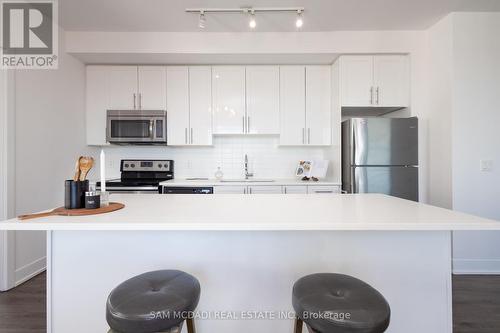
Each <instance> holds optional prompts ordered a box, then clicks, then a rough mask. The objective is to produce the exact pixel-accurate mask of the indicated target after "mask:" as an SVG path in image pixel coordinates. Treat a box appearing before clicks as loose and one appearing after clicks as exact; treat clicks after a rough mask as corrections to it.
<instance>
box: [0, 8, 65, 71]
mask: <svg viewBox="0 0 500 333" xmlns="http://www.w3.org/2000/svg"><path fill="white" fill-rule="evenodd" d="M1 8H2V10H1V18H2V24H1V26H2V33H1V36H2V49H1V66H0V67H1V68H4V69H56V68H57V30H58V29H57V23H56V21H57V15H56V13H57V3H56V2H54V1H29V2H25V1H2V3H1Z"/></svg>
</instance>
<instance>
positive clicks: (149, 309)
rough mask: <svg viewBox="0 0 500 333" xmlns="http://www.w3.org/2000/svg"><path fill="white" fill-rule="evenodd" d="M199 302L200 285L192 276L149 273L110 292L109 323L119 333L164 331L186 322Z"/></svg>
mask: <svg viewBox="0 0 500 333" xmlns="http://www.w3.org/2000/svg"><path fill="white" fill-rule="evenodd" d="M199 299H200V283H199V282H198V280H197V279H196V278H195V277H193V276H192V275H189V274H187V273H185V272H182V271H177V270H161V271H154V272H148V273H144V274H141V275H138V276H135V277H133V278H131V279H129V280H127V281H125V282H123V283H121V284H120V285H119V286H117V287H116V288H115V289H113V291H111V293H110V294H109V297H108V300H107V303H106V320H107V322H108V324H109V326H110V327H111V328H112V329H113V330H114V331H116V332H120V333H153V332H161V331H165V330H167V329H170V328H172V327H175V326H177V325H178V324H180V323H181V322H182V321H184V319H186V318H185V317H183V316H185V315H186V314H189V312H190V311H194V310H195V308H196V306H197V305H198V301H199ZM180 315H182V316H180Z"/></svg>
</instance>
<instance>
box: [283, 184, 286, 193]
mask: <svg viewBox="0 0 500 333" xmlns="http://www.w3.org/2000/svg"><path fill="white" fill-rule="evenodd" d="M283 192H284V193H285V194H286V186H285V187H284V188H283Z"/></svg>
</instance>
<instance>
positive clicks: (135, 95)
mask: <svg viewBox="0 0 500 333" xmlns="http://www.w3.org/2000/svg"><path fill="white" fill-rule="evenodd" d="M136 98H137V96H136V94H135V93H134V109H136V108H137V107H136V103H135V100H136Z"/></svg>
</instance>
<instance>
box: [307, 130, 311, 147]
mask: <svg viewBox="0 0 500 333" xmlns="http://www.w3.org/2000/svg"><path fill="white" fill-rule="evenodd" d="M307 143H308V144H311V128H308V129H307Z"/></svg>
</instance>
